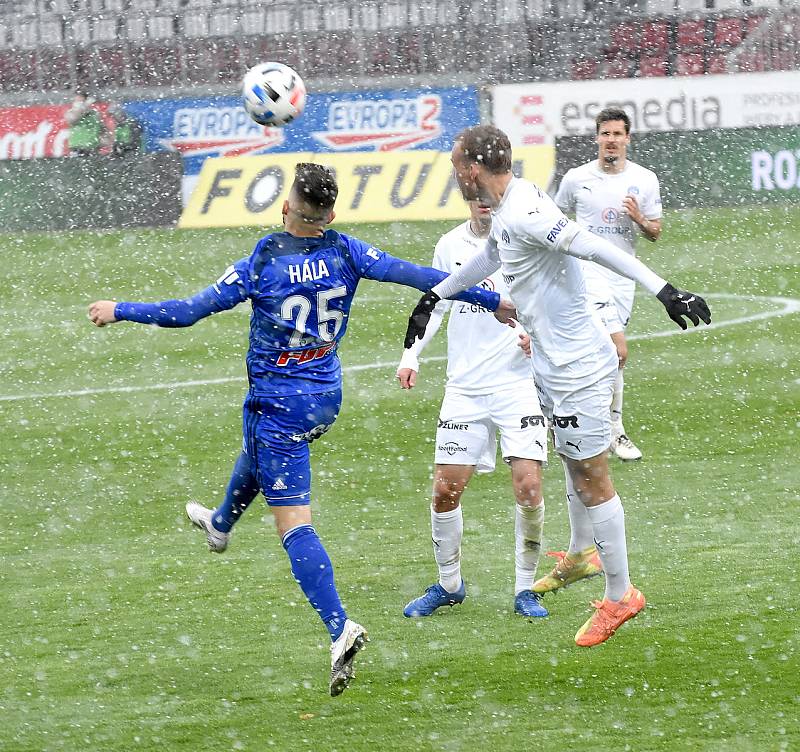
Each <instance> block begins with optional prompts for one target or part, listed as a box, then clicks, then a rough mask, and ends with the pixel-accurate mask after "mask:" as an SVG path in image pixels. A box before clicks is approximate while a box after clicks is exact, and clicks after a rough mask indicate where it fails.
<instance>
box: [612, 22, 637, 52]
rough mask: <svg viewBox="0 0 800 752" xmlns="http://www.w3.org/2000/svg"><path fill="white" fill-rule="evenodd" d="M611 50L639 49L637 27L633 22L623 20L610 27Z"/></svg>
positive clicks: (634, 50) (632, 50) (630, 50)
mask: <svg viewBox="0 0 800 752" xmlns="http://www.w3.org/2000/svg"><path fill="white" fill-rule="evenodd" d="M609 48H610V49H612V50H617V51H619V52H636V51H637V50H638V49H639V29H638V27H637V25H636V24H635V23H630V22H624V23H620V24H617V25H616V26H615V27H614V28H613V29H611V44H610V46H609Z"/></svg>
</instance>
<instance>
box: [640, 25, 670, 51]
mask: <svg viewBox="0 0 800 752" xmlns="http://www.w3.org/2000/svg"><path fill="white" fill-rule="evenodd" d="M669 30H670V24H669V22H668V21H648V22H647V23H645V24H644V25H643V26H642V37H641V45H640V46H641V49H642V50H643V51H645V52H648V53H651V54H652V53H655V52H666V51H667V50H668V49H669Z"/></svg>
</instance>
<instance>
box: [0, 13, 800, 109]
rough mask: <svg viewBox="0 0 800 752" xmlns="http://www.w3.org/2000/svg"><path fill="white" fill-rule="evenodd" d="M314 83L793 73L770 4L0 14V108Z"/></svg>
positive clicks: (787, 22)
mask: <svg viewBox="0 0 800 752" xmlns="http://www.w3.org/2000/svg"><path fill="white" fill-rule="evenodd" d="M264 59H278V60H282V61H285V62H287V63H288V64H290V65H292V66H294V67H296V68H297V69H298V70H300V71H301V72H302V73H303V75H304V76H305V77H306V78H307V79H309V80H311V81H315V80H321V79H326V80H339V81H340V82H341V81H342V80H353V79H356V78H358V77H372V78H375V77H383V76H387V77H388V76H393V75H403V76H408V75H426V76H438V75H445V74H447V75H451V76H458V75H462V76H464V77H465V78H469V79H470V81H472V82H476V81H480V82H483V83H503V82H511V81H521V80H552V79H567V78H575V79H587V78H595V77H598V76H604V77H608V78H620V77H628V76H642V77H655V76H667V75H680V76H687V75H700V74H704V73H725V72H736V71H762V70H792V69H796V68H798V67H800V9H798V8H797V5H796V3H792V4H791V5H790V4H788V3H781V2H780V0H761V1H760V2H759V0H675V1H673V0H625V1H624V2H621V3H608V2H603V1H602V0H566V2H559V3H555V2H551V1H550V0H480V1H479V0H426V1H425V2H423V3H412V2H404V1H401V0H329V2H327V3H324V4H323V3H319V2H317V1H316V0H315V1H314V2H311V1H310V0H271V1H270V2H263V1H261V0H0V94H2V93H14V92H41V91H55V90H65V89H75V88H84V89H90V90H93V91H99V90H103V89H125V88H136V87H158V86H163V85H170V86H175V85H178V86H181V85H184V86H192V85H197V84H218V85H222V84H227V83H230V82H233V81H236V80H238V79H239V77H240V76H241V73H242V71H243V70H244V69H245V68H246V67H247V66H249V65H251V64H253V63H255V62H256V61H259V60H264Z"/></svg>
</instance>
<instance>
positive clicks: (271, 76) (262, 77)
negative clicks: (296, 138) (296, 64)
mask: <svg viewBox="0 0 800 752" xmlns="http://www.w3.org/2000/svg"><path fill="white" fill-rule="evenodd" d="M242 97H243V98H244V108H245V110H247V114H248V115H250V117H251V118H253V120H255V121H256V122H257V123H258V124H259V125H269V126H273V127H278V128H280V127H282V126H284V125H286V124H287V123H291V122H292V120H294V119H295V118H298V117H300V114H301V113H302V112H303V108H304V107H305V106H306V85H305V84H304V83H303V79H302V78H300V76H299V75H298V74H297V72H296V71H294V70H293V69H292V68H290V67H289V66H288V65H284V64H283V63H261V64H260V65H254V66H253V67H252V68H250V70H249V71H247V73H245V75H244V81H242Z"/></svg>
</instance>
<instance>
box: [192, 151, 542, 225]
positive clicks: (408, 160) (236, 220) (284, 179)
mask: <svg viewBox="0 0 800 752" xmlns="http://www.w3.org/2000/svg"><path fill="white" fill-rule="evenodd" d="M297 162H319V163H321V164H324V165H326V166H328V167H330V168H332V169H333V170H334V171H335V173H336V178H337V181H338V183H339V198H338V199H337V201H336V219H337V221H338V222H347V223H350V222H353V223H358V222H399V221H404V220H429V219H455V220H458V219H463V218H464V217H466V216H467V208H466V205H465V204H464V201H463V199H462V198H461V194H460V193H459V191H458V188H457V186H456V184H455V180H454V178H453V170H452V166H451V164H450V152H438V151H422V150H419V151H416V150H415V151H395V152H348V153H324V154H323V153H318V154H312V153H308V152H303V153H295V154H268V155H264V156H259V157H221V158H217V159H207V160H206V161H205V162H204V163H203V169H202V172H201V173H200V178H199V180H198V182H197V186H196V187H195V189H194V192H193V193H192V196H191V198H190V199H189V203H188V204H187V206H186V208H185V209H184V211H183V214H182V216H181V219H180V222H179V223H178V226H179V227H239V226H245V225H260V226H262V227H270V226H274V225H279V224H280V223H281V206H282V205H283V201H284V199H285V198H286V196H287V194H288V192H289V189H290V187H291V185H292V180H293V179H294V166H295V164H296V163H297ZM554 164H555V149H554V147H552V146H547V145H542V146H528V147H519V148H516V149H514V172H515V174H517V175H519V176H521V177H524V178H527V179H529V180H532V181H533V182H534V183H537V184H538V185H541V186H546V185H547V183H548V181H549V179H550V175H551V173H552V171H553V167H554Z"/></svg>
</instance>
